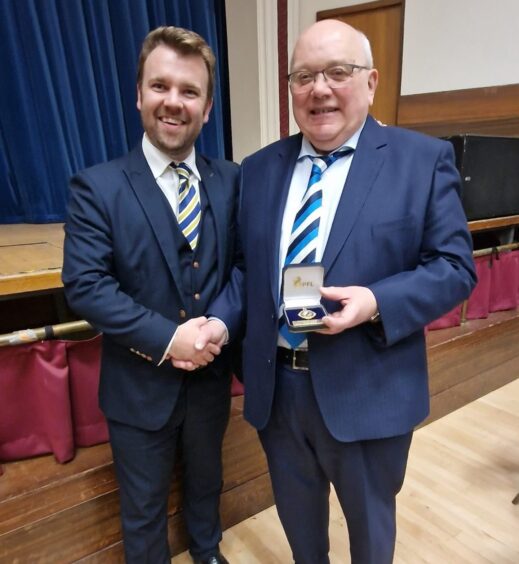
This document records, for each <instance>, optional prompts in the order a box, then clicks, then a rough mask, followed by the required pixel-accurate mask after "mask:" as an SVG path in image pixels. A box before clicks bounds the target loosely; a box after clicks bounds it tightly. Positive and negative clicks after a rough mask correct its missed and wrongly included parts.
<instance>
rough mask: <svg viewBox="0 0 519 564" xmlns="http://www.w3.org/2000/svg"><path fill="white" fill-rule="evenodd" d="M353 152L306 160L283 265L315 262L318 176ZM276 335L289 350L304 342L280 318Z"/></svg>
mask: <svg viewBox="0 0 519 564" xmlns="http://www.w3.org/2000/svg"><path fill="white" fill-rule="evenodd" d="M352 152H353V149H352V148H351V147H345V148H344V149H343V150H341V151H337V152H336V153H332V154H331V155H326V156H319V157H309V158H311V159H312V171H311V172H310V178H309V180H308V186H307V188H306V191H305V193H304V195H303V199H302V200H301V206H300V208H299V211H298V212H297V214H296V217H295V219H294V225H293V226H292V232H291V234H290V240H289V243H288V250H287V256H286V258H285V266H287V265H289V264H297V263H309V262H315V255H316V250H317V235H318V233H319V223H320V221H321V207H322V202H323V192H322V189H321V183H320V180H321V177H322V175H323V172H324V171H325V170H326V169H327V168H328V167H329V166H331V165H332V164H333V163H334V162H335V161H336V160H337V159H340V158H341V157H345V156H346V155H349V154H350V153H352ZM279 330H280V333H281V334H282V335H283V337H284V338H285V340H286V341H287V342H288V343H289V344H290V346H291V347H292V348H294V349H295V348H296V347H298V346H299V345H300V344H301V343H302V342H303V341H304V340H305V339H306V335H305V334H304V333H290V332H289V330H288V327H287V325H286V323H285V321H284V317H282V318H281V323H280V328H279Z"/></svg>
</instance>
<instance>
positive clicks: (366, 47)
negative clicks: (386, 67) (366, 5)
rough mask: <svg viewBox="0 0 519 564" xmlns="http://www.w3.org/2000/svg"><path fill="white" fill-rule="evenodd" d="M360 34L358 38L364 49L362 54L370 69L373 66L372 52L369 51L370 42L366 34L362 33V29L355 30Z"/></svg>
mask: <svg viewBox="0 0 519 564" xmlns="http://www.w3.org/2000/svg"><path fill="white" fill-rule="evenodd" d="M356 31H357V33H358V34H359V36H360V40H361V43H362V49H363V50H364V56H365V57H366V66H367V67H368V68H370V69H372V68H373V53H372V52H371V43H370V42H369V39H368V38H367V36H366V35H365V34H364V33H362V31H359V30H358V29H357V30H356Z"/></svg>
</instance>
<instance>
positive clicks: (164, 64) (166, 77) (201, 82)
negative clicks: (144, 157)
mask: <svg viewBox="0 0 519 564" xmlns="http://www.w3.org/2000/svg"><path fill="white" fill-rule="evenodd" d="M208 80H209V74H208V71H207V67H206V65H205V63H204V60H203V59H202V57H200V56H198V55H182V54H180V53H178V52H177V51H175V50H174V49H171V48H170V47H166V46H165V45H159V46H158V47H156V48H155V49H153V51H151V53H150V54H149V55H148V58H147V59H146V62H145V63H144V68H143V73H142V83H141V84H140V86H139V87H138V88H137V108H138V109H139V110H140V112H141V120H142V125H143V127H144V130H145V131H146V133H147V135H148V137H149V139H150V141H151V143H152V144H153V145H155V147H157V149H159V150H161V151H162V152H164V153H166V154H167V155H168V156H169V157H170V158H171V160H174V161H176V162H180V161H182V160H184V159H185V158H186V157H187V156H188V155H189V153H190V152H191V150H192V148H193V145H194V143H195V141H196V138H197V137H198V135H199V133H200V130H201V129H202V126H203V125H204V123H207V120H208V119H209V112H210V111H211V107H212V100H208V99H207V89H208Z"/></svg>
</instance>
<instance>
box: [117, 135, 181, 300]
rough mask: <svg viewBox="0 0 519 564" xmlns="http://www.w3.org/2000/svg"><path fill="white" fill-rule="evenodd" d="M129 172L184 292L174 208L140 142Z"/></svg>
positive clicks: (134, 152)
mask: <svg viewBox="0 0 519 564" xmlns="http://www.w3.org/2000/svg"><path fill="white" fill-rule="evenodd" d="M127 176H128V179H129V182H130V186H131V188H132V190H133V191H134V193H135V195H136V197H137V199H138V200H139V202H140V205H141V207H142V209H143V211H144V214H145V215H146V217H147V219H148V222H149V224H150V227H151V230H152V232H153V233H154V235H155V238H156V239H157V242H158V244H159V247H160V249H161V251H162V254H163V255H164V258H165V259H166V263H167V265H168V268H169V271H170V273H171V276H172V278H173V280H174V281H175V284H176V286H177V289H178V291H179V295H180V296H181V295H182V281H181V279H180V277H179V272H180V263H179V260H178V254H177V246H176V242H175V238H174V235H173V231H172V229H171V217H170V215H171V213H172V211H171V209H170V208H169V205H168V204H167V202H165V201H164V197H163V195H162V193H161V190H160V187H159V186H158V184H157V182H156V181H155V178H153V174H152V173H151V170H150V168H149V166H148V163H147V162H146V159H145V158H144V154H143V152H142V148H141V146H140V145H139V146H138V147H136V148H135V149H134V150H133V151H131V153H130V154H129V167H128V171H127Z"/></svg>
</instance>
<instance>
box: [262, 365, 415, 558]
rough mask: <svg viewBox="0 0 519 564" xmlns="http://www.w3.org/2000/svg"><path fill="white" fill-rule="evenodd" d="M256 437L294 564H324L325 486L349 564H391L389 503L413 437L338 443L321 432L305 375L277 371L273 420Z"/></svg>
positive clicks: (393, 506) (391, 508) (393, 508)
mask: <svg viewBox="0 0 519 564" xmlns="http://www.w3.org/2000/svg"><path fill="white" fill-rule="evenodd" d="M259 437H260V440H261V442H262V445H263V448H264V450H265V452H266V455H267V459H268V464H269V470H270V476H271V479H272V486H273V489H274V498H275V501H276V506H277V511H278V514H279V517H280V520H281V523H282V525H283V528H284V530H285V534H286V536H287V538H288V542H289V543H290V547H291V549H292V553H293V557H294V561H295V562H296V564H328V563H329V557H328V552H329V548H330V547H329V538H328V525H329V495H330V483H331V484H333V486H334V488H335V490H336V493H337V496H338V498H339V502H340V504H341V508H342V510H343V512H344V515H345V518H346V522H347V525H348V533H349V540H350V555H351V562H352V564H390V563H391V562H392V561H393V554H394V548H395V537H396V504H395V497H396V494H397V493H398V492H399V491H400V489H401V487H402V483H403V480H404V475H405V469H406V465H407V456H408V452H409V447H410V444H411V438H412V432H411V433H408V434H406V435H402V436H398V437H390V438H384V439H377V440H366V441H357V442H351V443H344V442H340V441H337V440H336V439H334V438H333V437H332V436H331V434H330V433H329V431H328V429H327V428H326V426H325V424H324V421H323V418H322V416H321V413H320V411H319V407H318V405H317V402H316V399H315V395H314V391H313V386H312V381H311V376H310V373H309V372H305V371H296V370H292V369H290V368H288V367H285V366H278V369H277V384H276V393H275V399H274V406H273V411H272V415H271V418H270V421H269V423H268V425H267V427H266V428H265V429H263V430H262V431H260V432H259Z"/></svg>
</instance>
